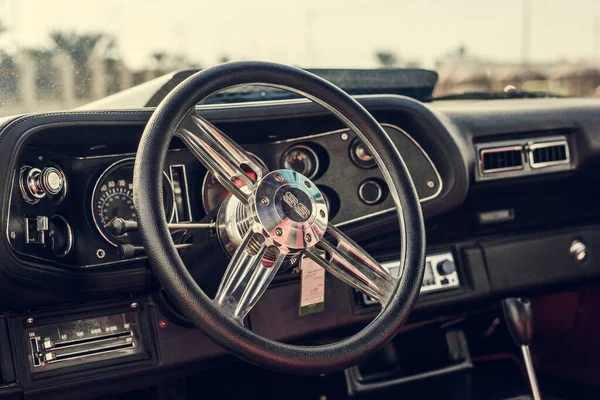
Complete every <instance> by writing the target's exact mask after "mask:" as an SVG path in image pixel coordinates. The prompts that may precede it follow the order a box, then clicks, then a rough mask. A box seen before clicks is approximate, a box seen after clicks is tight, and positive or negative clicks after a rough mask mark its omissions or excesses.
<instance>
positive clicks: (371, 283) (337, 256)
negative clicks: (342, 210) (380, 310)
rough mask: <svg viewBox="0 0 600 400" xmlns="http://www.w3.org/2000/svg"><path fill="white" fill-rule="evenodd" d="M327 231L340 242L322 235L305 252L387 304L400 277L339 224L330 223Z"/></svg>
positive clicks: (339, 276) (381, 302)
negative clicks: (363, 247) (372, 255)
mask: <svg viewBox="0 0 600 400" xmlns="http://www.w3.org/2000/svg"><path fill="white" fill-rule="evenodd" d="M327 234H329V235H330V237H332V238H333V240H334V241H335V242H337V244H334V243H332V242H331V241H329V240H327V239H326V238H322V239H321V240H320V241H319V242H318V243H317V244H316V245H315V246H314V247H312V248H310V249H307V250H306V251H305V252H304V254H306V256H308V257H310V258H311V259H312V260H314V261H315V262H316V263H318V264H319V265H320V266H321V267H323V268H324V269H325V270H326V271H328V272H330V273H331V274H332V275H334V276H335V277H337V278H338V279H340V280H341V281H342V282H345V283H346V284H348V285H349V286H351V287H353V288H355V289H357V290H358V291H360V292H362V293H364V294H366V295H367V296H369V297H371V298H373V299H375V300H377V301H378V302H379V303H380V304H381V305H382V306H385V305H386V304H387V303H388V301H389V300H390V298H391V296H392V294H393V293H394V289H395V287H396V282H397V280H398V279H397V278H395V277H393V276H392V275H390V273H389V272H388V271H387V270H386V269H385V268H383V267H382V266H381V265H380V264H379V263H378V262H377V261H375V259H374V258H373V257H371V256H370V255H369V254H368V253H367V252H366V251H365V250H363V249H362V248H361V247H360V246H359V245H357V244H356V243H354V241H352V240H351V239H350V238H349V237H348V236H346V235H345V234H344V233H342V232H341V231H340V230H339V229H337V228H336V227H334V226H332V225H329V226H328V227H327ZM319 250H320V251H319Z"/></svg>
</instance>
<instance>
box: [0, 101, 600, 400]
mask: <svg viewBox="0 0 600 400" xmlns="http://www.w3.org/2000/svg"><path fill="white" fill-rule="evenodd" d="M357 99H358V100H359V101H360V102H361V104H362V105H363V106H365V107H366V108H367V109H368V110H369V111H370V112H371V113H372V114H373V116H374V117H375V118H376V119H377V120H378V121H379V122H380V123H381V124H382V126H383V127H384V129H385V130H386V132H387V133H388V135H389V136H390V138H391V139H392V141H393V143H394V144H395V146H396V147H397V150H398V152H399V153H400V154H401V155H402V157H403V159H404V161H405V163H406V165H407V168H408V170H409V172H410V174H411V177H412V179H413V181H414V185H415V188H416V190H417V193H418V195H419V198H420V201H421V207H422V211H423V215H424V217H425V225H426V230H427V263H426V271H427V272H426V277H425V279H424V282H423V287H422V290H421V296H420V298H419V300H418V302H417V305H416V308H415V312H414V314H413V317H412V318H413V320H425V319H429V318H452V317H457V316H461V315H464V314H465V313H468V312H472V311H473V310H478V309H484V308H485V307H488V306H490V304H493V302H495V301H497V299H499V298H501V297H504V296H507V295H512V294H515V295H527V294H537V293H545V292H552V291H556V290H564V289H565V288H569V287H576V286H580V285H584V284H589V283H593V282H597V281H598V280H600V256H599V255H598V251H599V250H598V249H600V209H599V208H598V207H597V199H598V196H599V195H600V193H599V191H600V189H599V188H600V185H599V184H598V183H599V182H598V176H600V175H599V174H598V172H600V124H598V121H599V119H598V115H600V103H598V102H597V101H593V100H583V99H539V100H502V101H482V102H449V103H444V102H440V103H432V104H424V103H420V102H418V101H416V100H413V99H409V98H405V97H401V96H359V97H357ZM198 112H199V113H201V114H202V115H203V116H204V117H205V118H207V119H208V120H209V121H211V122H212V123H214V124H215V125H216V126H218V127H219V128H220V129H221V130H222V131H223V132H225V133H226V134H227V135H229V136H230V137H232V139H234V140H235V141H236V142H237V143H239V144H240V145H241V146H243V147H244V148H245V149H246V150H247V151H249V152H250V153H251V154H252V155H253V156H254V157H255V158H256V160H257V161H258V162H260V163H262V164H264V165H265V166H266V167H267V168H268V169H271V170H272V169H278V168H286V169H293V170H296V171H299V172H301V173H303V174H304V175H306V176H309V177H311V180H312V181H313V182H314V183H315V184H316V185H317V186H318V187H319V189H320V190H321V191H322V192H323V193H324V195H325V197H326V199H327V206H328V208H329V214H330V215H331V220H332V222H333V223H334V224H335V225H336V226H338V227H339V228H340V229H342V230H343V231H344V232H345V233H347V234H348V235H349V236H350V237H352V238H353V239H354V240H355V241H357V242H358V243H359V244H360V245H361V246H362V247H363V248H365V249H366V250H367V251H368V252H369V253H370V254H372V255H373V256H374V257H375V258H376V259H377V260H378V261H380V262H381V263H382V265H383V266H384V267H385V268H387V269H388V270H390V271H395V270H398V266H399V262H400V261H399V259H398V254H399V249H398V248H397V243H398V240H397V238H398V235H399V234H400V232H399V230H398V221H397V214H396V212H395V210H394V208H393V202H392V200H391V199H390V196H389V193H388V190H387V187H386V186H385V183H384V182H383V180H382V177H381V175H380V173H379V170H378V168H376V166H375V165H374V164H373V161H372V158H371V157H370V155H369V154H368V152H367V151H366V150H365V148H364V147H363V146H362V144H361V143H360V142H359V141H358V140H357V138H356V135H355V133H354V132H352V131H351V130H348V129H346V128H345V127H344V126H342V125H341V124H340V123H339V121H337V120H336V119H335V118H333V117H331V116H329V115H327V114H326V113H325V112H324V111H322V110H321V109H320V108H319V107H318V106H316V105H314V104H312V103H309V102H305V101H282V102H266V104H261V103H256V104H245V105H222V106H221V105H214V106H204V107H199V108H198ZM151 113H152V110H151V109H139V110H113V111H94V110H88V111H74V112H65V113H48V114H34V115H29V116H21V117H15V118H13V119H6V120H3V121H0V167H1V168H2V171H5V173H4V174H0V195H1V196H2V197H3V203H2V215H1V218H0V223H1V225H2V227H3V228H4V229H5V240H3V245H2V246H0V304H1V305H2V310H3V311H4V313H3V314H2V315H0V350H2V348H3V347H2V346H3V345H4V344H6V343H5V342H4V339H3V338H4V337H8V338H10V343H9V344H8V346H9V347H10V346H12V349H13V352H14V354H15V355H14V357H13V359H14V363H13V365H12V367H11V366H10V365H9V366H7V365H0V371H2V373H1V374H0V379H1V380H2V381H1V382H0V383H2V382H4V383H6V385H8V386H10V385H22V386H23V387H27V388H28V389H27V390H29V391H31V392H32V393H45V391H48V390H50V389H49V388H53V390H56V391H57V392H56V393H59V391H60V390H63V389H65V390H66V388H68V387H69V385H72V386H74V385H77V382H80V381H78V380H77V379H79V378H81V379H84V378H85V379H86V382H87V383H86V384H89V385H92V384H94V382H95V383H100V382H104V383H105V382H106V377H107V376H111V377H113V378H114V379H115V381H116V380H118V379H130V378H131V377H132V376H134V375H135V374H138V373H139V374H147V375H148V376H154V375H156V374H159V373H162V372H164V371H165V370H170V369H177V368H187V367H188V366H189V365H190V364H199V365H203V367H204V368H210V367H211V363H212V362H213V360H215V359H216V358H219V357H225V354H226V353H225V351H224V350H223V349H221V348H219V347H217V346H216V345H214V344H213V343H212V342H210V340H208V339H207V338H206V337H204V336H203V335H202V334H201V333H200V332H199V331H197V330H195V329H192V328H191V327H190V324H189V322H188V321H186V320H185V318H184V317H183V316H182V315H181V314H180V313H178V310H177V307H175V306H174V305H173V304H172V303H171V302H170V301H169V299H168V298H167V297H166V296H165V294H164V292H163V291H162V290H161V288H160V286H159V284H158V282H157V280H156V277H155V276H154V274H153V271H152V269H151V268H150V265H149V263H148V260H147V258H146V256H145V254H144V251H143V244H142V243H141V240H140V237H139V235H138V234H137V232H135V229H131V230H129V231H127V232H125V233H124V234H116V233H115V230H114V224H115V221H117V220H122V221H125V222H127V223H130V224H131V223H135V221H136V218H137V216H136V211H135V206H134V204H133V193H132V190H133V185H132V171H133V169H132V168H133V163H134V158H135V157H136V149H137V145H138V142H139V138H140V136H141V134H142V132H143V130H144V127H145V124H146V123H147V121H148V119H149V118H150V115H151ZM142 190H145V191H162V195H163V203H164V209H163V212H164V218H165V219H166V220H168V221H170V223H171V224H173V226H174V227H176V229H174V231H173V240H174V242H175V243H176V244H177V245H180V246H182V247H180V249H181V253H182V256H183V255H184V254H186V251H187V249H188V247H186V246H188V245H189V244H190V242H189V241H190V238H191V237H192V233H193V228H192V227H191V225H190V224H193V223H206V224H210V223H211V222H212V221H213V220H214V216H215V210H216V207H217V206H218V204H220V202H222V201H223V199H224V198H225V197H226V196H228V193H227V191H226V190H225V189H224V188H223V187H222V186H221V185H220V184H218V182H216V181H215V179H214V178H213V177H212V176H211V175H210V174H207V172H206V170H205V168H204V167H203V166H202V165H201V164H200V163H199V162H198V161H197V160H196V158H194V156H193V155H192V154H191V153H190V152H189V151H188V150H187V149H186V148H185V146H184V145H183V143H181V142H180V141H179V139H176V138H175V139H173V141H172V143H171V147H170V149H169V152H168V156H167V159H166V163H165V165H164V174H163V179H162V181H161V182H160V183H159V182H157V185H156V186H155V187H148V188H143V189H142ZM575 244H577V246H574V245H575ZM582 246H583V247H582ZM582 249H584V251H583V253H582ZM217 250H220V249H217ZM195 264H197V265H195ZM186 265H187V266H188V268H189V269H190V270H191V269H193V268H199V269H200V270H202V269H208V266H207V264H206V263H204V262H203V260H195V261H193V262H190V263H189V264H187V263H186ZM299 287H300V277H299V275H298V274H297V273H296V272H295V271H294V270H293V269H291V268H290V269H282V271H281V273H280V274H279V276H277V277H276V278H275V279H274V281H273V284H272V285H271V286H270V287H269V289H268V290H267V291H266V293H265V295H264V296H263V298H261V300H260V302H259V303H258V304H257V305H256V307H255V308H254V309H253V310H252V312H251V313H250V315H249V320H250V325H249V326H250V327H251V329H252V330H253V331H254V332H256V333H257V334H260V335H263V336H265V337H268V338H272V339H275V340H280V341H290V342H304V343H306V342H307V343H313V342H315V341H314V338H315V337H317V338H327V337H330V338H335V337H337V335H343V333H344V332H348V331H349V330H353V329H356V328H357V327H360V326H363V325H364V324H367V323H369V321H370V320H371V319H372V318H373V317H374V316H375V315H377V312H378V310H379V309H378V306H377V305H376V304H373V302H372V301H371V300H370V299H369V298H366V297H365V296H363V295H361V294H359V293H357V292H355V291H353V290H352V289H349V288H348V287H347V286H345V285H344V284H343V283H341V282H339V281H338V280H336V279H334V278H333V277H332V276H327V277H326V287H327V288H328V289H327V291H326V293H325V304H326V306H325V309H324V310H323V311H322V312H320V313H315V314H312V315H309V316H300V315H299V313H298V301H299V296H300V294H299V290H300V289H299ZM273 315H277V318H276V320H274V318H273ZM74 321H75V322H77V324H79V325H77V324H75V322H74ZM73 324H75V325H73ZM56 327H59V328H60V329H68V332H67V333H65V337H64V339H61V338H60V337H56V338H54V337H53V336H52V340H50V341H49V342H48V343H50V344H49V346H50V347H48V349H45V348H43V351H41V353H43V354H44V357H55V356H62V357H65V356H64V353H65V352H64V351H63V350H61V346H68V345H70V344H67V345H65V344H64V343H62V342H61V341H66V342H68V341H73V340H74V341H77V340H80V339H81V337H79V336H78V335H80V334H81V335H84V336H85V335H86V334H88V333H89V334H90V335H91V334H92V333H91V332H92V330H93V331H94V332H100V333H102V334H103V335H104V334H106V335H110V337H107V339H110V341H111V343H113V345H114V346H115V349H117V350H118V351H117V352H116V353H115V354H118V357H115V358H114V359H112V358H110V357H105V358H102V359H99V358H98V359H96V358H93V357H92V358H89V359H88V360H90V361H89V362H81V363H79V362H75V361H73V360H69V361H65V363H64V364H63V365H65V368H64V369H63V368H58V367H56V368H55V367H48V366H42V365H41V364H39V365H35V362H36V361H35V360H36V359H35V354H37V353H40V351H33V352H32V350H31V349H32V348H36V346H37V347H38V348H39V347H40V346H42V347H43V346H45V341H44V340H43V339H44V337H45V335H46V336H47V335H50V336H51V335H53V333H52V332H55V331H56V329H55V328H56ZM71 327H73V329H71ZM81 327H83V328H81ZM3 329H5V330H6V332H8V333H6V334H3V333H2V332H3ZM99 329H100V331H98V330H99ZM107 329H108V330H109V332H106V330H107ZM111 330H112V331H111ZM84 331H85V332H87V333H85V332H84ZM88 331H89V332H88ZM81 332H84V333H81ZM3 335H4V336H3ZM38 337H39V339H38ZM103 337H104V336H103ZM31 338H33V339H34V340H33V341H31ZM86 340H87V339H86ZM188 342H190V343H194V346H184V347H185V348H182V346H181V343H188ZM316 342H318V340H317V341H316ZM316 342H315V343H316ZM3 343H4V344H3ZM86 343H88V342H86ZM134 344H135V345H134ZM57 345H58V347H57ZM32 346H33V347H32ZM82 351H83V350H82ZM86 351H87V350H86ZM8 359H10V357H9V358H8ZM3 360H5V358H3ZM119 360H121V361H119ZM124 360H127V362H123V361H124ZM2 362H5V361H2ZM38 362H39V360H38ZM54 365H58V364H54ZM11 368H13V370H14V377H13V378H10V377H7V376H5V375H6V374H5V372H4V371H10V370H11ZM111 374H112V375H111ZM17 376H18V379H19V383H18V384H17V383H16V379H17ZM75 378H77V379H75ZM117 378H118V379H117ZM11 379H12V381H11ZM102 379H104V380H102ZM4 383H2V384H4ZM109 386H110V385H108V386H107V388H108V387H109ZM2 390H3V389H2V386H1V385H0V393H1V392H2ZM107 390H108V389H107Z"/></svg>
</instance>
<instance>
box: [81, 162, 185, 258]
mask: <svg viewBox="0 0 600 400" xmlns="http://www.w3.org/2000/svg"><path fill="white" fill-rule="evenodd" d="M131 162H135V158H134V157H130V158H123V159H121V160H118V161H115V162H114V163H112V164H110V165H109V166H108V167H106V168H105V169H104V171H102V173H101V174H100V176H99V177H98V179H97V180H96V183H95V184H94V190H92V197H91V199H90V212H91V213H92V221H93V223H94V226H95V227H96V230H97V231H98V233H99V234H100V236H102V238H103V239H104V240H105V241H106V242H107V243H108V244H110V245H111V246H113V247H118V246H119V245H118V244H117V243H115V242H113V241H112V240H111V239H109V238H108V237H107V235H106V234H105V232H104V230H103V228H102V227H101V226H100V223H99V222H98V219H97V215H96V208H95V207H94V203H95V201H94V199H95V198H96V191H97V190H98V186H99V185H100V182H101V181H102V180H103V179H104V178H105V177H106V176H107V175H108V174H109V173H111V172H113V171H115V170H116V169H117V168H120V167H122V165H121V164H128V163H131ZM163 175H164V177H165V179H166V180H167V182H168V183H169V190H170V191H171V197H172V198H173V201H172V206H171V215H170V216H169V218H168V220H167V222H172V221H173V218H174V217H175V191H174V190H173V183H172V182H171V179H169V175H168V174H167V173H166V172H164V171H163ZM163 190H164V187H163Z"/></svg>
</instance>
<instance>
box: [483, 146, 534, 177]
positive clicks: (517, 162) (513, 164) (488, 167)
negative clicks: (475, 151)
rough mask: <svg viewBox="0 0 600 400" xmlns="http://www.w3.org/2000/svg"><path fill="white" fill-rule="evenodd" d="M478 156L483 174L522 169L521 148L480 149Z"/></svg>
mask: <svg viewBox="0 0 600 400" xmlns="http://www.w3.org/2000/svg"><path fill="white" fill-rule="evenodd" d="M479 156H480V162H481V172H482V173H484V174H492V173H497V172H506V171H515V170H518V169H523V146H510V147H498V148H493V149H482V150H480V152H479Z"/></svg>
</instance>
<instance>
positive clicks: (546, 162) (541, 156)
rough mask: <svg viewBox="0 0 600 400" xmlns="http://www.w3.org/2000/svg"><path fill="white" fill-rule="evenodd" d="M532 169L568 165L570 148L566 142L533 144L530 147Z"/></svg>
mask: <svg viewBox="0 0 600 400" xmlns="http://www.w3.org/2000/svg"><path fill="white" fill-rule="evenodd" d="M528 150H529V165H531V168H544V167H549V166H552V165H558V164H567V163H569V161H570V157H569V146H568V145H567V142H566V140H561V141H554V142H546V143H533V144H530V145H529V146H528Z"/></svg>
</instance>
